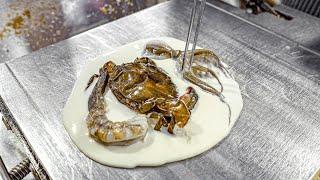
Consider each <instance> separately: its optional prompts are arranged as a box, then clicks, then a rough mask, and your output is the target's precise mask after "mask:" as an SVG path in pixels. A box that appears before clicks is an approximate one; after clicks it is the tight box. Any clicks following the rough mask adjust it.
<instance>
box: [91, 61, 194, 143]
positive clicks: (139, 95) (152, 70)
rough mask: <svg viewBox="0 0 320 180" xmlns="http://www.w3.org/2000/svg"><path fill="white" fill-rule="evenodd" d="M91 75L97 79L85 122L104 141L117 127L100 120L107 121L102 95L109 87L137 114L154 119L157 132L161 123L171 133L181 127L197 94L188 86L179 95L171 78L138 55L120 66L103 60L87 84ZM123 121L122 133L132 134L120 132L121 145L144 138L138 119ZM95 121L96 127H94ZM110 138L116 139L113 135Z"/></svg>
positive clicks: (143, 129) (109, 140) (185, 122)
mask: <svg viewBox="0 0 320 180" xmlns="http://www.w3.org/2000/svg"><path fill="white" fill-rule="evenodd" d="M94 78H99V79H98V82H97V84H96V85H95V88H94V90H93V92H92V94H91V96H90V98H89V106H88V107H89V115H88V121H87V124H88V128H89V131H90V132H91V131H93V133H90V134H91V135H92V136H94V137H96V138H97V139H99V140H100V141H103V142H106V135H105V134H107V133H109V129H115V126H120V125H117V124H116V123H113V124H111V125H110V126H108V127H110V128H109V129H106V128H105V125H101V123H100V122H101V119H103V122H109V121H107V120H106V119H107V117H106V116H105V113H106V111H105V106H106V104H105V103H104V100H103V94H104V93H105V91H106V90H107V89H108V88H110V89H111V91H112V92H113V94H114V95H115V97H116V98H117V99H118V100H119V102H121V103H122V104H124V105H126V106H127V107H129V108H130V109H132V110H134V111H135V112H137V113H140V114H147V115H148V118H149V119H150V120H151V122H154V124H155V126H154V129H155V130H158V131H160V128H161V127H162V126H164V127H167V128H168V132H169V133H171V134H173V133H174V128H175V126H178V127H179V128H183V127H184V126H185V125H186V124H187V122H188V120H189V119H190V111H191V110H192V109H193V107H194V105H195V104H196V102H197V100H198V95H197V93H196V92H195V90H194V89H193V88H192V87H188V88H187V90H186V93H185V94H184V95H182V96H181V97H178V92H177V90H176V86H175V84H174V83H173V82H172V81H171V79H170V77H169V76H168V75H167V74H166V73H165V72H164V71H162V70H161V69H160V68H158V67H157V65H156V64H155V63H154V62H153V61H152V60H151V59H149V58H146V57H142V58H137V59H136V60H135V61H134V62H133V63H125V64H122V65H116V64H114V63H113V62H112V61H109V62H107V63H105V64H104V66H103V67H102V68H101V69H100V74H99V75H93V76H92V77H91V78H90V80H89V82H88V87H89V86H90V84H91V83H92V82H93V80H94ZM109 123H112V122H109ZM122 123H123V124H121V127H123V128H125V130H123V131H122V132H126V131H129V132H131V134H132V135H131V136H127V134H126V133H123V135H121V137H124V138H122V139H123V142H124V144H126V143H127V142H128V141H132V140H136V139H139V138H142V137H144V135H145V131H146V128H145V127H144V126H143V124H142V123H141V122H139V123H136V124H134V123H133V122H127V121H125V122H122ZM96 124H98V125H99V126H98V127H97V125H96ZM133 129H137V131H134V130H133ZM107 131H108V132H107ZM111 132H112V131H111ZM101 134H102V135H101ZM113 134H115V133H114V132H113ZM107 137H108V136H107ZM113 138H114V139H115V136H113ZM120 139H121V138H120ZM108 142H109V143H113V141H112V140H111V139H108ZM117 142H118V143H119V141H117Z"/></svg>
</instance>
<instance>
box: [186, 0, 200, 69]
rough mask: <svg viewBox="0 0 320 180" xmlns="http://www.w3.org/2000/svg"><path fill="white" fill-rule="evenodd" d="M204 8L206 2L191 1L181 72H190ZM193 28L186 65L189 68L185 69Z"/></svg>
mask: <svg viewBox="0 0 320 180" xmlns="http://www.w3.org/2000/svg"><path fill="white" fill-rule="evenodd" d="M205 6H206V0H193V8H192V12H191V18H190V23H189V29H188V36H187V40H186V46H185V48H184V53H183V58H182V65H181V71H182V72H185V71H191V67H192V63H193V56H194V54H193V52H194V50H195V48H196V46H197V40H198V35H199V29H200V24H201V21H202V16H203V12H204V9H205ZM197 12H198V14H197ZM196 18H197V20H196V23H194V22H195V19H196ZM194 26H195V33H194V37H193V44H192V49H191V53H190V54H191V56H190V57H189V63H188V65H189V66H188V67H186V64H187V63H186V60H187V54H188V53H187V52H188V49H189V45H190V39H191V35H192V34H193V33H192V30H193V29H194Z"/></svg>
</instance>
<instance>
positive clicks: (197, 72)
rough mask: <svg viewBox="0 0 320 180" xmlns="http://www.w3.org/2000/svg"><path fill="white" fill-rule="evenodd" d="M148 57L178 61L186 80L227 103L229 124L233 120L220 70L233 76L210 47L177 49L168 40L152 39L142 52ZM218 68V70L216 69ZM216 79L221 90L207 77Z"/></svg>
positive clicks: (226, 75) (227, 75)
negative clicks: (183, 66)
mask: <svg viewBox="0 0 320 180" xmlns="http://www.w3.org/2000/svg"><path fill="white" fill-rule="evenodd" d="M142 54H143V55H144V56H146V57H150V58H152V59H156V60H165V59H171V60H175V61H176V62H177V66H178V68H179V70H178V71H179V73H182V76H183V78H184V79H185V80H187V81H189V82H190V83H192V84H194V85H196V86H198V87H200V88H201V89H202V90H204V91H206V92H209V93H211V94H213V95H215V96H218V97H219V98H220V100H221V102H223V103H225V104H226V105H227V108H228V110H229V124H230V121H231V119H230V118H231V108H230V106H229V104H228V103H227V102H226V101H225V97H224V96H223V94H222V92H223V85H222V83H221V81H220V79H219V76H218V75H219V74H218V72H222V73H223V74H224V75H225V77H227V78H233V76H232V75H231V73H230V72H229V71H228V69H227V67H226V65H225V64H224V63H223V62H222V61H221V60H220V58H219V57H218V56H217V55H216V54H215V53H214V52H213V51H210V50H208V49H195V50H194V51H193V53H192V51H187V52H184V51H181V50H175V49H173V48H172V47H171V46H169V45H168V44H167V43H166V42H164V41H161V40H152V41H149V42H147V43H146V46H145V49H144V51H143V53H142ZM191 56H192V57H193V62H192V64H190V62H189V61H188V60H189V58H191ZM184 58H185V63H186V65H187V66H186V68H185V69H181V67H182V64H183V59H184ZM216 70H218V71H216ZM208 78H213V79H216V80H217V81H218V83H219V85H220V90H218V89H216V88H215V87H214V86H212V85H210V84H209V83H207V82H206V79H208Z"/></svg>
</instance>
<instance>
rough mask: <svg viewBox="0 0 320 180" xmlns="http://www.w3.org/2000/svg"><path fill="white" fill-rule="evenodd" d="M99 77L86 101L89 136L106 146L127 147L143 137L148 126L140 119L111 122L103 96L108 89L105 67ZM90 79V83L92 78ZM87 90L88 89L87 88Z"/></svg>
mask: <svg viewBox="0 0 320 180" xmlns="http://www.w3.org/2000/svg"><path fill="white" fill-rule="evenodd" d="M93 77H99V79H98V81H97V83H96V85H95V87H94V89H93V90H92V93H91V95H90V97H89V101H88V109H89V114H88V116H87V127H88V129H89V134H90V135H91V136H92V137H94V138H95V139H97V140H98V141H100V142H103V143H105V144H108V145H129V144H132V143H134V142H136V141H137V140H141V139H143V138H144V137H145V135H146V133H147V130H148V124H147V122H146V121H144V120H143V119H142V118H141V119H136V120H131V121H123V122H113V121H111V120H109V119H108V117H107V116H106V112H107V109H106V106H107V105H106V102H105V100H104V94H105V92H106V90H107V89H108V87H107V85H108V79H109V74H108V73H107V71H106V70H105V66H104V67H103V68H101V69H100V74H99V76H97V75H95V76H93ZM93 77H92V78H91V79H90V83H92V82H93V79H94V78H93ZM87 88H88V87H87Z"/></svg>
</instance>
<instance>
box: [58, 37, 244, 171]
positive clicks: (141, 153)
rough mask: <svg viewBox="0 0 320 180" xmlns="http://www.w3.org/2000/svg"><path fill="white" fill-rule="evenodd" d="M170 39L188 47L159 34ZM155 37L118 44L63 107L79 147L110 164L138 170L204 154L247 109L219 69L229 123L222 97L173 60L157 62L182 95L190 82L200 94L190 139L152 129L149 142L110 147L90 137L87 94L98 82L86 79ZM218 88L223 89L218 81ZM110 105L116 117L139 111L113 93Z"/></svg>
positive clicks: (137, 52) (177, 45)
mask: <svg viewBox="0 0 320 180" xmlns="http://www.w3.org/2000/svg"><path fill="white" fill-rule="evenodd" d="M157 39H160V40H164V41H166V42H167V43H168V44H169V45H170V46H171V47H173V48H174V49H183V48H184V45H185V43H184V42H183V41H180V40H177V39H173V38H157ZM149 40H150V39H144V40H139V41H136V42H133V43H131V44H128V45H126V46H123V47H120V48H118V49H117V50H116V51H114V52H113V53H111V54H109V55H106V56H101V57H99V58H97V59H96V60H94V61H92V62H90V63H88V65H87V66H86V67H85V68H84V69H83V72H82V73H81V74H80V76H79V78H78V80H77V81H76V83H75V86H74V89H73V91H72V94H71V95H70V97H69V100H68V101H67V103H66V105H65V108H64V111H63V121H64V126H65V128H66V130H67V131H68V133H69V135H70V137H71V139H72V140H73V142H74V143H75V144H76V145H77V147H78V148H79V149H80V150H81V151H82V152H83V153H84V154H85V155H87V156H88V157H90V158H91V159H93V160H95V161H97V162H99V163H101V164H105V165H109V166H115V167H123V168H133V167H136V166H159V165H162V164H165V163H169V162H174V161H179V160H183V159H187V158H190V157H193V156H196V155H198V154H201V153H203V152H205V151H207V150H208V149H210V148H212V147H213V146H214V145H216V144H217V143H218V142H219V141H220V140H222V139H223V138H224V137H225V136H227V134H228V133H229V131H230V129H231V127H232V126H233V125H234V123H235V121H236V120H237V118H238V116H239V114H240V112H241V109H242V105H243V102H242V97H241V93H240V89H239V85H238V84H237V83H236V82H235V81H234V80H232V79H230V78H226V77H225V76H224V75H223V74H222V73H220V80H221V82H222V84H223V86H224V92H223V95H224V96H225V98H226V101H227V102H228V103H229V105H230V107H231V111H232V116H231V124H230V126H229V124H228V108H227V106H226V105H225V104H224V103H222V102H221V101H220V100H219V98H218V97H216V96H213V95H211V94H209V93H206V92H204V91H202V90H201V89H200V88H198V87H197V86H195V85H192V84H190V83H189V82H188V81H185V80H183V79H181V78H180V77H177V75H176V73H175V62H174V61H173V60H171V59H170V60H169V59H168V60H155V62H156V63H157V65H158V66H159V67H161V68H163V69H164V70H165V71H166V72H167V73H168V74H169V76H170V77H171V78H172V81H173V82H174V83H175V84H176V85H177V87H178V90H179V93H180V94H182V93H183V92H184V91H185V89H186V88H187V87H188V86H190V85H191V86H193V87H194V88H195V90H196V92H197V93H198V95H199V101H198V103H197V105H196V106H195V108H194V109H193V110H192V112H191V114H192V115H191V119H190V120H189V122H188V124H187V125H186V127H185V129H186V131H187V133H188V135H189V136H190V139H189V140H188V138H186V137H183V136H174V135H169V134H168V133H166V129H164V128H163V129H162V130H163V132H158V131H154V130H153V129H152V128H150V129H149V132H148V133H147V136H146V137H145V139H144V141H141V142H137V143H135V144H133V145H130V146H105V145H103V144H100V143H97V142H96V141H95V140H93V139H92V138H91V137H89V135H88V129H87V127H86V121H85V119H86V116H87V114H88V108H87V103H88V98H89V95H90V93H91V90H92V88H93V85H92V86H91V87H90V88H89V89H88V90H87V91H85V90H84V89H85V87H86V85H87V81H88V80H89V78H90V77H91V75H92V74H94V73H98V70H99V68H100V67H101V66H102V65H103V64H104V63H105V62H107V61H108V60H112V61H114V62H115V63H116V64H121V63H125V62H132V61H133V60H134V59H135V58H136V57H138V56H141V52H142V49H143V48H144V45H145V43H146V42H148V41H149ZM213 83H215V85H216V86H215V87H217V88H218V87H219V86H218V83H217V82H213ZM105 99H106V102H107V104H108V113H107V116H108V118H109V119H111V120H115V121H123V120H125V119H129V118H132V117H133V116H136V115H137V114H136V113H135V112H133V111H131V110H130V109H129V108H127V107H126V106H125V105H123V104H121V103H120V102H118V100H117V99H116V98H115V97H114V95H113V94H112V92H111V91H109V92H108V93H107V94H106V96H105Z"/></svg>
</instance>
